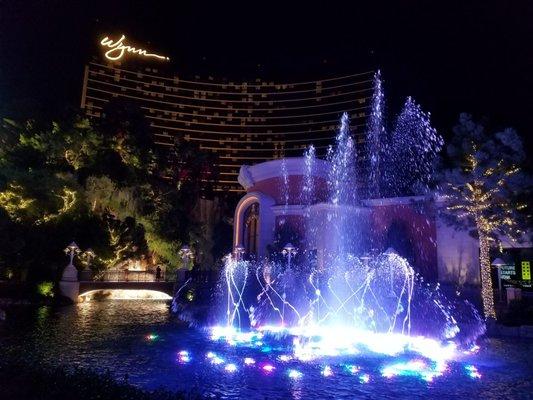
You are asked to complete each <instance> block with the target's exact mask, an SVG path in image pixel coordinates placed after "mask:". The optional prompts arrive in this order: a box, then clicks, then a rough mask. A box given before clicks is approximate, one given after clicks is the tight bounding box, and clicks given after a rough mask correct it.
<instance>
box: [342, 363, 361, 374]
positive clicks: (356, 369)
mask: <svg viewBox="0 0 533 400" xmlns="http://www.w3.org/2000/svg"><path fill="white" fill-rule="evenodd" d="M344 368H345V369H346V371H348V372H349V373H350V374H352V375H355V374H356V373H357V372H359V371H360V370H361V368H359V367H358V366H357V365H351V364H346V365H345V366H344Z"/></svg>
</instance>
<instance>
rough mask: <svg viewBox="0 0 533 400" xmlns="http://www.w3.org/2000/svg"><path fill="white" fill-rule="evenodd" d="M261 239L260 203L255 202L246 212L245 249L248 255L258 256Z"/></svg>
mask: <svg viewBox="0 0 533 400" xmlns="http://www.w3.org/2000/svg"><path fill="white" fill-rule="evenodd" d="M258 240H259V203H253V204H252V205H250V207H248V208H247V209H246V211H245V212H244V249H245V251H246V255H247V256H248V257H253V258H256V257H257V250H258Z"/></svg>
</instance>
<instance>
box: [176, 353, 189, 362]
mask: <svg viewBox="0 0 533 400" xmlns="http://www.w3.org/2000/svg"><path fill="white" fill-rule="evenodd" d="M178 361H179V362H180V363H188V362H189V361H191V357H190V356H189V352H188V351H187V350H181V351H180V352H178Z"/></svg>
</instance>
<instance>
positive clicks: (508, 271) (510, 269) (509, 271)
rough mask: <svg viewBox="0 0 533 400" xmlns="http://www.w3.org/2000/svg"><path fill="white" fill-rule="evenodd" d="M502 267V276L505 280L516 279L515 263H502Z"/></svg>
mask: <svg viewBox="0 0 533 400" xmlns="http://www.w3.org/2000/svg"><path fill="white" fill-rule="evenodd" d="M499 268H500V277H501V279H503V280H510V279H516V268H515V266H514V264H509V265H502V266H500V267H499Z"/></svg>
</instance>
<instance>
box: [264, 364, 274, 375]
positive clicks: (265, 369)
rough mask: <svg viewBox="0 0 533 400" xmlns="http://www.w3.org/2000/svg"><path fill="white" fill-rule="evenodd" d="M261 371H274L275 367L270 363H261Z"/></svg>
mask: <svg viewBox="0 0 533 400" xmlns="http://www.w3.org/2000/svg"><path fill="white" fill-rule="evenodd" d="M262 368H263V371H265V372H267V373H270V372H272V371H274V370H275V369H276V367H274V366H273V365H272V364H265V365H263V367H262Z"/></svg>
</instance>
